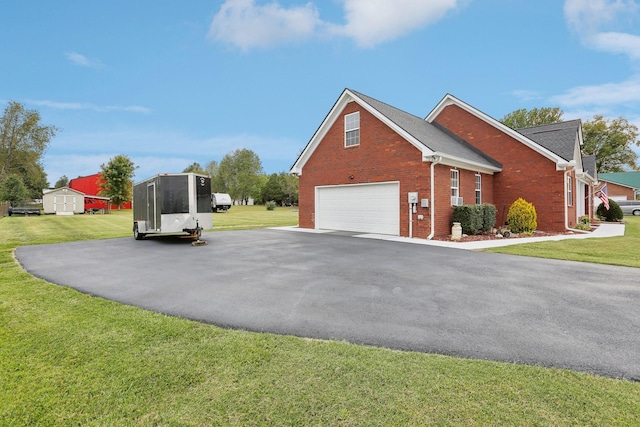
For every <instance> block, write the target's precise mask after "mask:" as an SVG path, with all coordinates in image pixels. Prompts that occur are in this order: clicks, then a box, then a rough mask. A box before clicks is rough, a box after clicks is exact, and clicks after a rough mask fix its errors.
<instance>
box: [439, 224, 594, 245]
mask: <svg viewBox="0 0 640 427" xmlns="http://www.w3.org/2000/svg"><path fill="white" fill-rule="evenodd" d="M595 228H597V226H596V227H594V226H593V225H592V227H591V231H593V230H595ZM571 234H576V233H575V232H573V231H564V232H549V231H542V230H536V231H534V232H533V236H528V235H522V234H511V236H510V237H508V238H509V239H519V238H524V237H547V236H561V235H571ZM505 238H506V237H502V236H501V235H498V234H496V233H490V232H487V233H483V234H476V235H475V236H469V235H466V234H463V235H462V238H461V239H460V240H459V242H477V241H481V240H501V239H505ZM433 239H434V240H442V241H450V240H451V236H439V237H438V236H436V237H434V238H433Z"/></svg>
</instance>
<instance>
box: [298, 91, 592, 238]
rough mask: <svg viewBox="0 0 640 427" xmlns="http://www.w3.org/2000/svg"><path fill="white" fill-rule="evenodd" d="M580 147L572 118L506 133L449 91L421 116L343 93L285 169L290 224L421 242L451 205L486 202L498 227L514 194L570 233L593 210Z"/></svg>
mask: <svg viewBox="0 0 640 427" xmlns="http://www.w3.org/2000/svg"><path fill="white" fill-rule="evenodd" d="M581 146H582V126H581V123H580V121H579V120H572V121H568V122H563V123H555V124H552V125H544V126H537V127H534V128H527V129H518V130H515V129H511V128H509V127H507V126H505V125H504V124H502V123H500V122H499V121H497V120H495V119H493V118H492V117H489V116H487V115H486V114H484V113H482V112H481V111H479V110H478V109H476V108H474V107H472V106H470V105H469V104H466V103H464V102H462V101H460V100H459V99H457V98H455V97H453V96H451V95H446V96H445V97H444V98H443V99H442V101H440V103H439V104H438V105H437V106H436V107H435V108H434V109H433V110H432V111H431V113H430V114H429V115H428V116H427V117H426V118H424V119H423V118H420V117H417V116H414V115H412V114H409V113H406V112H404V111H402V110H400V109H397V108H395V107H392V106H390V105H388V104H386V103H384V102H380V101H378V100H376V99H374V98H371V97H368V96H366V95H363V94H361V93H358V92H356V91H353V90H350V89H346V90H345V91H344V92H343V93H342V95H340V98H339V99H338V101H337V102H336V103H335V104H334V106H333V108H332V109H331V110H330V111H329V114H328V115H327V116H326V118H325V119H324V121H323V122H322V124H321V125H320V127H319V128H318V130H317V131H316V133H315V134H314V135H313V137H312V139H311V140H310V141H309V143H308V144H307V146H306V147H305V149H304V150H303V152H302V153H301V154H300V156H299V157H298V159H297V160H296V162H295V164H294V165H293V167H292V169H291V173H293V174H295V175H298V177H299V188H300V190H299V191H300V196H299V226H300V227H302V228H316V229H327V230H332V229H333V230H346V231H356V232H364V233H378V234H391V235H398V236H408V237H421V238H428V239H430V238H432V237H434V236H445V235H447V234H449V232H450V230H451V217H452V212H453V206H456V205H461V204H482V203H490V204H493V205H495V206H496V207H497V209H498V214H497V220H498V222H500V223H502V222H503V221H504V220H505V219H506V211H507V210H508V208H509V206H510V205H511V204H512V203H513V202H514V201H515V200H516V199H517V198H519V197H522V198H524V199H525V200H527V201H528V202H531V203H533V205H534V206H535V208H536V210H537V213H538V228H539V229H541V230H545V231H563V230H571V229H572V228H573V227H574V226H575V225H576V224H577V223H578V220H579V218H580V217H581V216H583V215H586V216H589V217H592V216H593V203H592V200H593V194H594V190H593V188H594V184H595V183H596V181H597V175H596V171H595V158H594V157H592V156H591V157H588V158H587V157H584V158H583V156H582V155H581V153H580V148H581Z"/></svg>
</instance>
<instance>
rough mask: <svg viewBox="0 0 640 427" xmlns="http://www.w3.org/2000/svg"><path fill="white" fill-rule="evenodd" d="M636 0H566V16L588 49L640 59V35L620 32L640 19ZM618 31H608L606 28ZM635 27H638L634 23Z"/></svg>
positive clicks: (633, 27)
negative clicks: (626, 25) (622, 28)
mask: <svg viewBox="0 0 640 427" xmlns="http://www.w3.org/2000/svg"><path fill="white" fill-rule="evenodd" d="M639 10H640V7H639V6H638V4H637V3H636V1H635V0H566V1H565V3H564V15H565V19H566V20H567V23H568V24H569V26H570V27H571V28H572V29H573V30H574V31H575V32H576V33H577V34H578V36H579V37H580V39H581V40H582V42H583V43H584V44H585V45H586V46H587V47H589V48H592V49H596V50H600V51H604V52H610V53H616V54H625V55H628V56H629V57H630V58H631V59H634V60H638V59H640V36H638V35H636V34H630V33H625V32H622V31H620V27H623V26H624V25H625V24H629V23H631V22H633V21H634V20H637V19H638V11H639ZM609 28H611V29H615V30H616V31H607V29H609ZM631 28H632V29H635V28H637V26H633V25H631Z"/></svg>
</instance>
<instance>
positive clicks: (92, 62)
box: [64, 52, 103, 68]
mask: <svg viewBox="0 0 640 427" xmlns="http://www.w3.org/2000/svg"><path fill="white" fill-rule="evenodd" d="M64 55H65V56H66V57H67V59H68V60H69V61H71V62H72V63H74V64H75V65H78V66H80V67H87V68H102V67H103V64H102V62H101V61H100V60H98V59H90V58H87V57H86V56H84V55H82V54H80V53H78V52H65V54H64Z"/></svg>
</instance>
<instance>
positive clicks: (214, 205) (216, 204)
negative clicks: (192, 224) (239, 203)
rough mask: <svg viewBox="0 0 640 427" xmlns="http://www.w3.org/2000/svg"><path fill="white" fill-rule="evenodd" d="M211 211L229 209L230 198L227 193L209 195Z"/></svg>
mask: <svg viewBox="0 0 640 427" xmlns="http://www.w3.org/2000/svg"><path fill="white" fill-rule="evenodd" d="M211 209H213V211H214V212H218V211H223V212H226V211H227V210H229V209H231V196H230V195H229V194H227V193H211Z"/></svg>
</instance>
